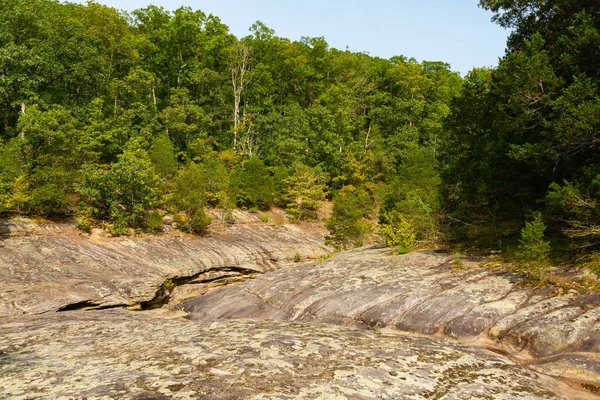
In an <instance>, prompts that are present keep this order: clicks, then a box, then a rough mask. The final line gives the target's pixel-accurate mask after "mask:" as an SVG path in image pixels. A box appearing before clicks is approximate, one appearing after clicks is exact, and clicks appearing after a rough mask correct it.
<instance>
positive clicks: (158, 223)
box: [146, 211, 163, 232]
mask: <svg viewBox="0 0 600 400" xmlns="http://www.w3.org/2000/svg"><path fill="white" fill-rule="evenodd" d="M146 227H147V228H148V230H149V231H150V232H156V231H159V230H160V229H161V228H162V227H163V222H162V215H160V213H159V212H158V211H154V212H151V213H150V214H148V217H146Z"/></svg>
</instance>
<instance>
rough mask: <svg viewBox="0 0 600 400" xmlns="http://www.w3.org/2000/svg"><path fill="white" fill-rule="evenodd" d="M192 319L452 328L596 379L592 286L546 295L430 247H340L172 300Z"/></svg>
mask: <svg viewBox="0 0 600 400" xmlns="http://www.w3.org/2000/svg"><path fill="white" fill-rule="evenodd" d="M178 308H180V309H181V310H184V311H186V312H187V313H189V318H190V319H192V320H199V321H211V320H216V319H233V318H260V319H270V320H285V321H303V322H311V321H314V322H321V323H333V324H338V325H346V326H354V327H366V328H376V329H387V330H393V331H402V332H414V333H419V334H425V335H438V336H439V337H446V338H452V339H455V340H460V341H463V342H466V343H471V344H474V345H477V346H480V347H489V348H493V349H495V350H497V351H499V352H503V353H507V354H510V355H511V357H513V358H514V359H515V360H519V361H520V362H524V363H531V364H532V367H533V368H535V369H537V370H540V371H543V372H547V373H549V374H552V375H556V376H560V377H563V378H568V379H573V380H575V381H577V383H578V384H581V385H583V386H585V387H587V388H588V389H591V390H597V389H598V385H600V357H599V350H600V321H599V320H600V296H599V295H597V294H593V295H590V294H588V295H578V294H571V295H564V296H557V297H549V296H548V295H547V294H545V293H543V292H542V291H535V290H531V289H523V288H520V287H519V286H518V285H515V277H514V276H512V275H511V274H506V273H494V272H493V271H491V270H490V269H486V268H482V267H480V266H476V267H474V268H472V269H469V270H456V269H455V268H453V267H452V262H451V257H449V256H448V255H443V254H436V253H434V252H430V251H423V252H414V253H411V254H407V255H404V256H391V255H389V250H387V249H366V250H357V251H351V252H347V253H342V254H339V255H338V256H336V257H335V258H334V259H331V260H328V261H326V262H322V263H313V264H306V265H299V266H295V267H291V268H286V269H285V270H280V271H276V272H272V273H269V274H265V275H262V276H260V277H258V278H257V279H255V280H252V281H247V282H244V283H243V284H242V285H239V286H235V287H226V288H218V289H215V290H214V291H211V292H210V293H208V294H206V295H205V296H202V297H199V298H196V299H193V300H190V301H187V302H184V303H183V304H181V305H180V306H178Z"/></svg>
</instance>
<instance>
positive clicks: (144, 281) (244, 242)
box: [0, 221, 329, 318]
mask: <svg viewBox="0 0 600 400" xmlns="http://www.w3.org/2000/svg"><path fill="white" fill-rule="evenodd" d="M3 226H4V228H1V227H0V228H1V229H0V230H2V232H8V233H7V234H6V235H5V236H4V237H3V238H2V241H1V242H0V318H2V317H8V316H16V315H21V314H39V313H44V312H49V311H56V310H60V309H65V308H69V307H73V306H76V305H78V304H79V305H84V306H88V307H101V308H104V307H114V306H127V305H134V304H139V303H143V302H150V301H152V300H153V299H154V298H155V296H156V294H157V292H158V291H159V290H160V288H161V285H163V283H165V281H167V280H169V279H186V278H194V277H197V276H200V275H202V274H204V273H207V272H209V271H215V270H219V269H223V270H225V272H230V271H231V269H232V267H235V268H237V269H238V270H240V271H241V270H243V271H250V273H251V272H252V271H254V272H256V273H262V272H265V271H271V270H274V269H277V268H279V267H280V266H281V265H283V264H285V263H291V262H292V261H293V260H294V259H295V258H297V257H300V258H302V259H304V260H306V259H310V258H318V257H319V256H320V255H322V254H325V253H327V252H328V251H329V249H328V248H327V247H326V246H325V245H324V244H323V238H324V235H325V232H324V231H323V230H319V229H316V228H312V229H303V228H302V227H300V226H296V225H278V226H275V225H265V224H262V225H259V224H255V225H252V226H245V225H233V226H227V227H225V228H224V230H223V232H219V233H215V234H211V235H209V236H206V237H193V236H181V237H177V236H172V235H163V236H156V237H145V238H136V237H131V238H106V237H101V236H100V235H95V236H92V237H90V238H87V237H83V236H81V235H79V234H78V232H77V231H76V230H75V229H74V227H73V226H72V225H65V226H62V228H60V229H59V228H56V227H55V226H54V225H39V224H35V223H33V222H18V223H13V222H12V221H11V223H6V222H4V225H3ZM11 232H12V233H11ZM59 232H60V234H58V233H59ZM0 233H1V232H0ZM237 275H238V276H240V275H242V273H238V274H237ZM192 280H193V279H192ZM194 294H195V293H194V292H193V291H192V293H187V294H186V293H179V295H178V298H180V299H183V298H185V297H187V296H193V295H194Z"/></svg>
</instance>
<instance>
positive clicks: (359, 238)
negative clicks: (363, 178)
mask: <svg viewBox="0 0 600 400" xmlns="http://www.w3.org/2000/svg"><path fill="white" fill-rule="evenodd" d="M372 208H373V199H371V197H370V196H369V194H368V193H367V192H366V191H365V190H364V189H362V188H356V187H354V186H352V185H347V186H344V187H343V188H342V190H340V191H339V193H338V194H337V195H336V196H335V198H334V199H333V216H332V217H331V219H329V221H328V222H327V229H329V231H330V236H329V237H328V239H327V242H328V243H330V244H332V245H333V246H335V247H336V248H340V249H341V248H345V247H347V246H348V245H352V246H353V247H360V246H362V245H363V244H364V242H365V239H367V238H368V237H369V235H370V234H371V233H372V232H373V229H374V226H373V225H374V224H373V223H372V222H371V221H370V218H369V217H370V211H371V210H372Z"/></svg>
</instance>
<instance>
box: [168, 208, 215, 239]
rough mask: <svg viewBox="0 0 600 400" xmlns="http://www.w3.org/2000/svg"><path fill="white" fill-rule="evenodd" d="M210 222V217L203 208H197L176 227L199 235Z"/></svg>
mask: <svg viewBox="0 0 600 400" xmlns="http://www.w3.org/2000/svg"><path fill="white" fill-rule="evenodd" d="M211 222H212V219H211V218H210V216H209V215H207V214H206V213H205V212H204V210H203V209H201V208H199V209H197V210H196V211H194V213H193V214H192V215H191V216H190V217H189V218H187V219H186V220H185V221H183V222H180V223H178V224H177V227H178V228H179V230H181V231H183V232H188V233H194V234H196V235H201V234H203V233H205V232H206V229H207V228H208V227H209V226H210V224H211Z"/></svg>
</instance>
